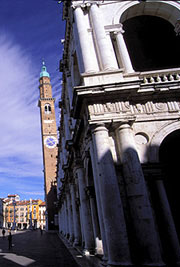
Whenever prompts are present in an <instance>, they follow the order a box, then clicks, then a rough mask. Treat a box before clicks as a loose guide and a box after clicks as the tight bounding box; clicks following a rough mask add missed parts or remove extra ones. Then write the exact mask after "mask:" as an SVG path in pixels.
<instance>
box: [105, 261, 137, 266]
mask: <svg viewBox="0 0 180 267" xmlns="http://www.w3.org/2000/svg"><path fill="white" fill-rule="evenodd" d="M133 266H134V264H132V262H108V265H107V267H133Z"/></svg>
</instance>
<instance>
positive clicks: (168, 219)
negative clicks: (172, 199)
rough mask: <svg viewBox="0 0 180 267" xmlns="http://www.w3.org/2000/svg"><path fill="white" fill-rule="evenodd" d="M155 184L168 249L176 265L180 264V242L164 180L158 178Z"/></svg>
mask: <svg viewBox="0 0 180 267" xmlns="http://www.w3.org/2000/svg"><path fill="white" fill-rule="evenodd" d="M155 186H156V190H157V197H158V202H159V203H158V204H159V206H160V210H159V211H158V212H160V214H158V215H159V216H161V219H162V221H163V229H164V231H165V239H166V242H167V244H168V251H169V254H171V256H172V259H173V261H174V262H175V263H176V265H177V266H180V244H179V240H178V236H177V232H176V228H175V225H174V221H173V217H172V214H171V209H170V206H169V202H168V199H167V195H166V191H165V188H164V184H163V181H162V180H156V181H155ZM160 227H161V226H160Z"/></svg>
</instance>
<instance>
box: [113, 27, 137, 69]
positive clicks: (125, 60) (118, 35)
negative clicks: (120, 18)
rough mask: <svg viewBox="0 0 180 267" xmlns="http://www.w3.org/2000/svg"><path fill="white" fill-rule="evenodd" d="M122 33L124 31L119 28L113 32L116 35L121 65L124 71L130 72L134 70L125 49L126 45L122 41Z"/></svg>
mask: <svg viewBox="0 0 180 267" xmlns="http://www.w3.org/2000/svg"><path fill="white" fill-rule="evenodd" d="M123 33H124V31H123V29H122V28H121V29H120V30H119V31H116V32H114V35H115V37H116V43H117V47H118V51H119V54H120V57H121V61H122V64H123V66H122V67H123V68H124V70H125V72H127V73H131V72H134V70H133V67H132V63H131V59H130V57H129V53H128V50H127V47H126V44H125V41H124V37H123Z"/></svg>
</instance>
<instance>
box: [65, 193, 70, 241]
mask: <svg viewBox="0 0 180 267" xmlns="http://www.w3.org/2000/svg"><path fill="white" fill-rule="evenodd" d="M64 215H65V216H64V217H65V236H66V237H67V238H69V223H68V208H67V199H66V196H65V199H64Z"/></svg>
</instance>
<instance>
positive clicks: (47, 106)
mask: <svg viewBox="0 0 180 267" xmlns="http://www.w3.org/2000/svg"><path fill="white" fill-rule="evenodd" d="M44 111H45V113H46V114H50V113H51V105H50V104H45V106H44Z"/></svg>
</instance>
